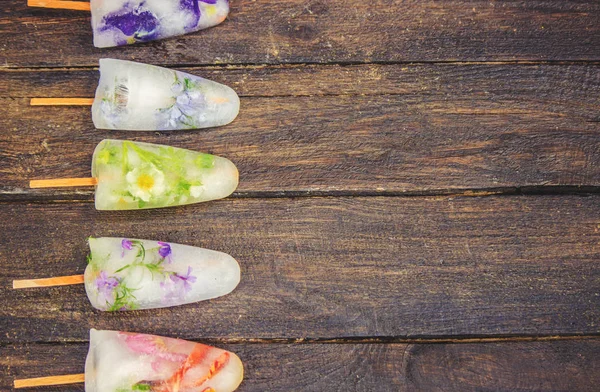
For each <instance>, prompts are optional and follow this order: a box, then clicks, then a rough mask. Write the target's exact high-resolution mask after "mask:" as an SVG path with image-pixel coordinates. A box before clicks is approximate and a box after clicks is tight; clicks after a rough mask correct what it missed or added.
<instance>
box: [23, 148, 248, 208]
mask: <svg viewBox="0 0 600 392" xmlns="http://www.w3.org/2000/svg"><path fill="white" fill-rule="evenodd" d="M238 177H239V175H238V170H237V168H236V167H235V165H234V164H233V163H232V162H231V161H229V160H228V159H225V158H222V157H218V156H214V155H210V154H203V153H200V152H195V151H190V150H186V149H182V148H175V147H169V146H162V145H158V144H149V143H142V142H132V141H122V140H110V139H106V140H103V141H102V142H100V144H98V146H97V147H96V150H95V151H94V155H93V158H92V177H91V178H83V179H62V180H61V179H53V180H33V181H31V182H30V187H31V188H49V187H72V186H95V187H96V195H95V200H96V209H98V210H137V209H145V208H160V207H171V206H179V205H185V204H192V203H198V202H204V201H209V200H216V199H221V198H224V197H227V196H229V195H230V194H231V193H233V191H234V190H235V189H236V188H237V185H238V180H239V178H238Z"/></svg>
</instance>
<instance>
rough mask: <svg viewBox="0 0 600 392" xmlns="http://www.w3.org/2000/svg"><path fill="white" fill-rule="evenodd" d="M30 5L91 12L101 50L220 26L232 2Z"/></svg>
mask: <svg viewBox="0 0 600 392" xmlns="http://www.w3.org/2000/svg"><path fill="white" fill-rule="evenodd" d="M27 5H29V6H30V7H44V8H57V9H71V10H77V11H91V13H92V30H93V33H94V46H96V47H98V48H107V47H113V46H121V45H127V44H134V43H137V42H148V41H154V40H159V39H163V38H169V37H175V36H179V35H184V34H188V33H193V32H196V31H199V30H203V29H206V28H209V27H212V26H216V25H218V24H220V23H221V22H223V21H224V20H225V18H227V15H228V14H229V0H90V1H89V2H84V1H64V0H28V1H27Z"/></svg>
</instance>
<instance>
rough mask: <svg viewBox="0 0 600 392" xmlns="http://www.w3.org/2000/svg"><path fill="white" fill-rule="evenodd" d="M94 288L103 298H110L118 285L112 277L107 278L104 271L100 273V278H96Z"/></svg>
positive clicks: (117, 281)
mask: <svg viewBox="0 0 600 392" xmlns="http://www.w3.org/2000/svg"><path fill="white" fill-rule="evenodd" d="M95 283H96V287H97V288H98V292H99V293H100V294H101V295H103V296H104V298H112V294H113V290H114V289H115V287H117V286H118V285H119V280H118V279H117V278H115V277H112V276H110V277H109V276H107V275H106V272H105V271H102V272H100V276H98V278H96V281H95Z"/></svg>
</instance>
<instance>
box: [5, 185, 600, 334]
mask: <svg viewBox="0 0 600 392" xmlns="http://www.w3.org/2000/svg"><path fill="white" fill-rule="evenodd" d="M599 202H600V198H599V197H598V196H590V197H579V196H554V197H550V196H547V197H487V198H481V199H476V198H456V199H452V198H450V199H448V198H400V197H366V198H360V197H358V198H297V199H293V198H292V199H228V200H223V201H220V202H214V203H208V204H204V205H195V206H189V207H187V208H171V209H162V210H154V211H134V212H121V213H110V212H109V213H98V212H96V211H95V210H94V208H93V205H92V204H90V203H57V204H44V203H42V204H21V203H4V204H0V221H1V222H3V230H2V232H1V233H0V236H1V237H0V243H1V244H2V246H1V247H0V297H1V298H3V306H2V307H1V308H0V323H1V324H2V325H3V326H4V328H3V330H4V331H5V332H6V333H3V334H2V336H0V343H14V342H23V341H25V342H26V341H47V342H51V341H79V340H81V339H85V338H86V336H87V330H88V328H90V327H94V328H101V329H117V330H135V329H138V330H142V331H145V332H148V333H156V334H161V335H176V336H180V337H182V338H230V339H231V338H339V337H393V338H398V337H404V338H406V337H408V338H417V337H435V338H439V337H456V336H459V337H460V336H502V335H511V336H516V335H535V336H537V335H561V334H597V333H600V324H599V323H598V320H600V295H599V288H600V264H598V260H599V259H600V209H598V205H599ZM89 235H95V236H128V237H133V238H147V239H157V240H164V241H172V242H179V243H184V244H190V245H196V246H203V247H206V248H209V249H216V250H220V251H224V252H226V253H229V254H231V255H233V256H234V257H235V258H236V259H238V261H239V262H240V264H241V266H242V281H241V283H240V286H239V287H238V288H237V289H236V290H235V291H234V292H233V293H232V294H231V295H228V296H225V297H222V298H219V299H216V300H212V301H208V302H202V303H199V304H193V305H187V306H182V307H176V308H167V309H157V310H152V311H138V312H124V313H118V314H115V313H103V312H98V311H95V310H93V309H92V308H91V306H90V305H89V303H88V301H87V297H86V295H85V290H84V288H83V287H80V286H70V287H60V288H50V289H28V290H12V289H10V288H9V287H10V284H11V280H12V279H23V278H37V277H47V276H60V275H69V274H76V273H81V272H82V271H83V269H84V267H85V261H84V260H85V256H86V254H87V246H86V243H85V237H87V236H89ZM175 320H176V322H174V321H175Z"/></svg>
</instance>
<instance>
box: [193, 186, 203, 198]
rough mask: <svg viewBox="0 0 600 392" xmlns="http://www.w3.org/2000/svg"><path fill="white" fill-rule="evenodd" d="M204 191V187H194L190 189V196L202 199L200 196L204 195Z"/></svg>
mask: <svg viewBox="0 0 600 392" xmlns="http://www.w3.org/2000/svg"><path fill="white" fill-rule="evenodd" d="M203 190H204V187H203V186H198V185H194V186H191V187H190V195H191V196H192V197H196V198H198V197H200V195H201V194H202V191H203Z"/></svg>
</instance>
